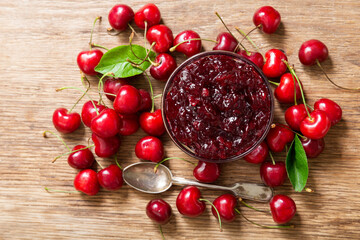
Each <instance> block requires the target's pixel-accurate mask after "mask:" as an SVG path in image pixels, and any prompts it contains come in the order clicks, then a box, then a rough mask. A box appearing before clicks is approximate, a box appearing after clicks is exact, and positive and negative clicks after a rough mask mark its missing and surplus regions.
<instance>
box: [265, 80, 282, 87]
mask: <svg viewBox="0 0 360 240" xmlns="http://www.w3.org/2000/svg"><path fill="white" fill-rule="evenodd" d="M268 82H269V83H271V84H274V85H275V86H279V85H280V83H277V82H273V81H270V80H268Z"/></svg>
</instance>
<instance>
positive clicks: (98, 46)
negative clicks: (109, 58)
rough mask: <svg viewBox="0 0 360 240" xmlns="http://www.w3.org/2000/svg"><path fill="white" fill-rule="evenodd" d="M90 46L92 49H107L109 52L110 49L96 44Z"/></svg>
mask: <svg viewBox="0 0 360 240" xmlns="http://www.w3.org/2000/svg"><path fill="white" fill-rule="evenodd" d="M90 46H91V47H97V48H102V49H105V50H106V51H109V49H108V48H107V47H104V46H102V45H99V44H96V43H91V44H90Z"/></svg>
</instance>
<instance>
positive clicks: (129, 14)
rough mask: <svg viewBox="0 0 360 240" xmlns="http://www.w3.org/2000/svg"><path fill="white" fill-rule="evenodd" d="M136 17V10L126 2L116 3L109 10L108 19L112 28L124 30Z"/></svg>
mask: <svg viewBox="0 0 360 240" xmlns="http://www.w3.org/2000/svg"><path fill="white" fill-rule="evenodd" d="M133 18H134V11H133V10H132V9H131V7H129V6H128V5H125V4H117V5H115V6H114V7H113V8H112V9H111V10H110V12H109V15H108V20H109V23H110V25H111V27H112V28H114V29H115V30H117V31H119V32H121V31H124V30H125V29H126V28H127V27H128V24H129V22H130V21H131V20H132V19H133Z"/></svg>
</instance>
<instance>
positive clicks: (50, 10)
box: [0, 0, 360, 239]
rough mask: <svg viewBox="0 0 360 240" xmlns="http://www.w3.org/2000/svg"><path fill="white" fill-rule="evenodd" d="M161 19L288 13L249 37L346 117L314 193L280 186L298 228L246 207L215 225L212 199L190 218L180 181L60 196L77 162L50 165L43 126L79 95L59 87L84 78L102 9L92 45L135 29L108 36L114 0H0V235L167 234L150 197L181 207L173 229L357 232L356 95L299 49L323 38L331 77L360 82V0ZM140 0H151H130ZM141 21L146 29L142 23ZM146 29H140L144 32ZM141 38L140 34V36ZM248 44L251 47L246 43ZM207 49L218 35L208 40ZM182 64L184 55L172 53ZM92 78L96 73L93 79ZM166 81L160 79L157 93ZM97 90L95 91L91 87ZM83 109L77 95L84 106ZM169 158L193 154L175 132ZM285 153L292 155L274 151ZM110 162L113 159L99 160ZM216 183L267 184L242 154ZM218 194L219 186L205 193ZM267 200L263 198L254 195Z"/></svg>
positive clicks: (227, 234) (239, 7)
mask: <svg viewBox="0 0 360 240" xmlns="http://www.w3.org/2000/svg"><path fill="white" fill-rule="evenodd" d="M154 2H155V3H156V4H157V5H158V7H159V8H160V10H161V13H162V19H163V21H164V23H165V24H167V25H168V26H169V27H170V28H171V29H172V30H173V32H174V34H176V33H178V32H180V31H182V30H185V29H192V30H195V31H197V32H198V33H199V34H200V36H202V37H206V38H212V39H215V38H216V35H217V33H219V32H220V31H224V30H225V29H224V27H223V26H222V24H221V23H220V22H219V20H218V19H217V18H216V16H215V15H214V11H218V12H219V13H220V14H221V15H222V16H223V18H224V20H225V22H227V23H228V24H229V27H231V28H233V27H235V26H239V27H240V28H242V29H244V30H245V31H248V30H250V29H251V28H252V27H253V24H252V14H253V12H254V11H255V9H257V8H258V7H260V6H262V5H265V4H266V5H272V6H274V7H275V8H276V9H278V10H279V12H280V13H281V15H282V24H281V26H280V29H279V31H278V32H277V33H276V34H273V35H271V36H267V35H264V34H262V33H261V32H255V33H254V34H253V35H252V38H253V40H254V41H255V42H257V43H259V45H260V47H261V49H262V51H263V52H264V51H266V49H269V48H274V47H276V48H281V49H283V50H285V51H286V53H287V54H288V56H289V60H290V62H291V63H293V64H294V65H295V68H296V70H297V72H298V74H299V76H300V78H301V79H302V81H303V84H304V87H305V89H306V96H307V98H308V99H309V102H310V103H311V104H312V103H313V102H314V101H315V100H316V99H318V98H321V97H328V98H331V99H333V100H335V101H336V102H338V103H339V104H340V105H341V106H342V108H343V120H342V121H341V122H340V123H339V124H338V125H336V126H335V127H334V128H332V129H331V130H330V132H329V134H328V135H327V136H326V139H325V141H326V149H325V151H324V152H323V154H321V155H320V156H319V157H318V158H316V159H311V160H310V162H309V164H310V176H309V182H308V187H310V188H312V189H314V190H315V193H312V194H310V193H295V192H293V191H292V190H291V186H290V184H289V183H288V182H287V183H286V184H285V186H284V187H281V188H280V189H277V190H276V192H277V193H286V194H289V195H290V196H291V197H292V198H294V200H295V201H296V203H297V208H298V211H297V214H296V217H295V219H294V220H293V223H294V224H295V226H296V228H295V229H293V230H268V229H260V228H257V227H255V226H252V225H250V224H248V223H247V222H245V221H244V220H243V219H241V218H240V217H239V218H238V219H237V220H236V221H235V222H233V223H230V224H224V229H223V232H219V229H218V224H217V222H216V220H215V218H214V217H213V216H212V214H211V213H210V211H209V210H210V208H209V207H208V209H207V211H206V213H205V214H203V215H202V216H201V217H199V218H197V219H188V218H184V217H182V216H181V215H180V214H179V213H178V212H177V209H176V206H175V199H176V196H177V194H178V192H179V191H180V189H181V188H180V187H173V188H172V189H171V190H170V191H168V192H166V193H164V194H161V195H158V196H153V195H146V194H143V193H140V192H137V191H134V190H132V189H130V188H129V187H127V186H124V187H123V188H122V189H121V190H120V191H118V192H108V191H105V190H101V191H100V193H99V194H98V195H97V196H95V197H88V196H84V195H82V194H72V195H70V194H55V193H52V194H50V193H47V192H46V191H44V189H43V188H44V186H48V187H51V188H55V189H64V190H73V187H72V181H73V178H74V176H75V173H76V171H75V170H73V169H72V168H70V167H69V166H68V165H67V162H66V158H61V159H59V160H58V161H57V162H56V163H54V164H52V163H51V159H52V157H54V156H56V155H58V154H59V153H62V152H65V150H66V149H65V148H64V147H63V146H62V145H60V143H59V142H58V141H57V139H55V138H53V137H52V138H48V139H44V138H42V135H41V134H42V131H44V130H46V129H49V130H52V129H53V126H52V122H51V116H52V113H53V111H54V109H55V108H57V107H67V108H69V107H71V106H72V104H73V103H74V102H75V99H77V98H78V97H79V93H78V92H76V91H73V90H68V91H63V92H58V93H56V92H55V89H56V88H58V87H62V86H81V83H80V77H79V71H78V68H77V65H76V56H77V53H78V52H79V51H81V50H85V49H87V48H88V47H87V43H88V38H89V35H90V27H91V24H92V22H93V19H94V18H95V17H96V16H98V15H102V16H103V17H104V18H103V21H102V23H101V25H100V26H97V27H96V28H95V35H94V40H95V42H96V43H99V44H103V45H106V46H108V47H114V46H117V45H119V44H125V43H126V42H127V39H128V36H129V33H130V32H129V31H126V32H124V33H123V34H121V35H119V36H116V37H112V36H109V35H107V33H106V28H107V27H108V22H107V13H108V11H109V9H110V8H111V7H112V6H113V5H114V4H115V3H117V1H92V0H87V1H84V0H79V1H66V0H63V1H60V0H54V1H51V0H32V1H29V0H22V1H21V0H13V1H1V2H0V46H1V57H0V70H1V73H2V86H1V91H0V110H1V114H0V146H1V148H0V214H1V216H0V239H81V238H85V239H160V238H161V236H160V234H159V231H158V228H157V226H156V225H154V224H153V223H151V221H150V220H149V219H148V218H147V217H146V214H145V206H146V204H147V202H148V201H149V200H150V199H153V198H157V197H161V198H164V199H165V200H166V201H168V202H169V203H170V204H171V206H172V208H173V212H174V217H173V218H172V220H171V221H170V224H168V225H166V226H165V227H163V230H164V234H165V236H166V237H167V239H270V238H273V239H359V234H360V201H359V199H360V191H359V189H360V177H359V172H360V164H359V148H360V142H359V135H360V113H359V111H360V104H359V100H360V97H359V96H360V95H359V94H358V93H351V92H347V91H340V90H338V89H336V88H334V87H333V86H332V85H330V84H329V83H328V82H327V81H326V79H325V78H324V76H323V75H322V74H321V72H320V70H319V69H318V68H316V67H303V66H302V65H301V64H300V63H299V60H298V58H297V51H298V48H299V47H300V44H301V43H302V42H303V41H305V40H308V39H311V38H316V39H320V40H322V41H324V42H325V43H326V44H327V46H328V48H329V51H330V59H329V60H327V61H326V62H325V63H324V65H323V66H324V68H325V69H326V70H327V72H328V73H329V75H330V76H331V77H332V79H333V80H334V81H336V82H338V83H339V84H342V85H344V86H349V87H352V86H359V85H360V82H359V75H360V58H359V55H360V34H359V33H360V25H359V21H360V15H359V12H360V2H359V1H357V0H351V1H350V0H344V1H341V3H340V2H338V1H335V0H332V1H326V0H319V1H310V0H304V1H250V0H243V1H235V0H226V1H223V0H214V1H208V0H198V1H191V0H182V1H180V0H176V1H166V2H165V1H154ZM126 3H127V4H129V5H130V6H131V7H133V9H134V10H137V9H138V8H139V7H140V6H142V5H143V4H145V3H146V2H144V1H140V0H135V1H127V2H126ZM137 30H138V29H137ZM138 31H139V32H141V31H140V30H138ZM136 41H137V42H138V43H142V40H141V39H137V40H136ZM248 46H250V45H248ZM204 48H205V49H206V50H210V49H211V48H212V44H211V43H207V42H206V43H204ZM176 56H177V60H178V61H179V62H181V61H183V60H184V58H182V57H181V56H180V55H176ZM91 82H92V84H93V85H94V86H95V84H96V79H91ZM133 82H134V85H135V86H137V87H142V88H147V85H146V82H145V79H144V78H143V77H139V78H136V79H134V80H133ZM162 87H163V84H162V83H158V82H156V83H155V92H156V93H161V89H162ZM93 96H96V94H93ZM285 109H286V106H279V105H278V104H277V105H276V120H277V121H281V122H283V121H284V119H283V117H282V116H283V115H282V113H283V111H284V110H285ZM76 110H77V111H80V110H81V105H79V106H77V107H76ZM144 135H145V134H144V133H143V132H142V131H141V130H139V131H138V132H137V133H136V134H135V135H134V136H131V137H127V138H123V140H122V141H123V143H122V147H121V151H120V153H119V159H120V161H121V164H122V165H123V166H126V165H127V164H130V163H133V162H136V161H138V159H137V158H136V157H135V154H134V151H133V149H134V145H135V143H136V141H137V140H138V139H139V138H140V137H142V136H144ZM89 136H90V131H89V129H85V128H84V127H82V128H81V129H80V130H78V131H76V132H75V133H74V134H71V135H69V136H64V139H65V141H66V142H67V143H68V144H69V145H70V146H73V145H75V144H79V143H86V141H87V139H88V138H89ZM161 139H162V140H163V141H164V143H165V148H166V155H167V156H178V157H186V156H185V155H184V154H183V153H182V152H181V151H180V150H179V149H177V148H176V147H175V145H174V144H173V143H172V142H171V141H170V139H169V138H168V137H167V136H163V137H162V138H161ZM276 158H277V159H278V160H283V159H284V155H281V154H279V155H276ZM99 161H101V162H102V164H103V165H108V164H110V163H111V162H112V160H111V159H99ZM168 165H169V166H170V168H171V169H172V171H173V172H174V174H176V175H179V176H183V177H187V178H192V166H191V165H190V164H188V163H184V162H179V161H171V162H169V163H168ZM221 168H222V175H221V177H220V180H219V183H221V184H230V183H232V182H235V181H249V182H259V181H260V177H259V174H258V172H259V167H258V166H253V165H250V164H248V163H245V162H244V161H237V162H232V163H229V164H224V165H222V166H221ZM202 193H203V196H204V197H205V198H208V199H210V200H212V199H214V198H215V197H217V196H218V195H219V194H220V192H216V191H208V190H203V191H202ZM253 205H254V206H256V207H259V208H265V207H267V206H266V205H263V204H256V203H253ZM243 211H244V214H245V215H247V216H248V217H249V218H251V219H252V220H254V221H257V222H261V223H264V224H273V223H272V219H271V216H270V215H266V214H261V213H257V212H253V211H250V210H248V209H243Z"/></svg>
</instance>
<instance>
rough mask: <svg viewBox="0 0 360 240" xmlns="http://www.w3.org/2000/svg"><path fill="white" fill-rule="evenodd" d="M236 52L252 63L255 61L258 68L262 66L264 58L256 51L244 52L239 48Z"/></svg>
mask: <svg viewBox="0 0 360 240" xmlns="http://www.w3.org/2000/svg"><path fill="white" fill-rule="evenodd" d="M237 54H239V55H241V56H243V57H244V58H246V59H249V60H250V61H252V62H253V63H255V65H256V66H258V67H259V68H260V69H262V67H263V66H264V58H263V56H262V55H261V54H260V53H258V52H249V54H248V53H246V51H245V50H239V51H238V52H237Z"/></svg>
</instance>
